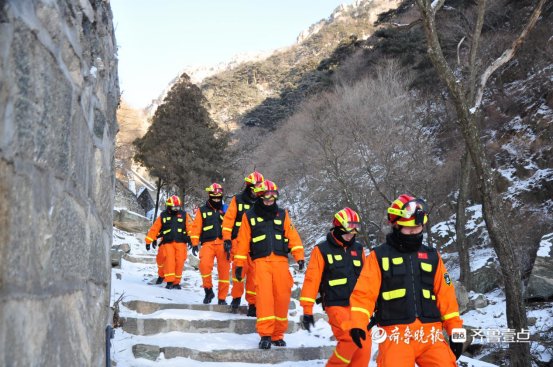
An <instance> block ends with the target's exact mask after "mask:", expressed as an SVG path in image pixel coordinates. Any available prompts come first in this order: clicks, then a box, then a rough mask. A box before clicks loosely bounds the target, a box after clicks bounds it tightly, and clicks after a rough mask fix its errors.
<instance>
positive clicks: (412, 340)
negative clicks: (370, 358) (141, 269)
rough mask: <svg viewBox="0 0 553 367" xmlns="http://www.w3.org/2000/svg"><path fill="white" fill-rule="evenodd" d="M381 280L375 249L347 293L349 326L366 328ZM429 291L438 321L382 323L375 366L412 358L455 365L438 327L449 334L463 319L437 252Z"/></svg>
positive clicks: (423, 365) (425, 364) (408, 362)
mask: <svg viewBox="0 0 553 367" xmlns="http://www.w3.org/2000/svg"><path fill="white" fill-rule="evenodd" d="M393 260H395V259H393ZM386 262H387V264H386V266H387V267H390V266H393V265H390V264H389V263H388V259H387V260H386ZM381 284H382V271H381V268H380V265H379V263H378V258H377V256H376V254H375V251H372V252H371V253H370V254H369V256H368V257H367V261H366V262H365V265H364V266H363V270H362V271H361V275H360V276H359V279H358V281H357V284H356V286H355V289H354V291H353V293H352V294H351V297H350V304H351V318H352V327H353V328H360V329H363V330H366V327H367V324H368V322H369V318H370V316H371V315H372V314H373V311H374V310H375V306H376V303H377V300H378V297H379V296H380V295H381V294H380V292H381V290H380V288H381ZM432 292H433V294H434V295H435V300H436V305H437V308H438V310H439V312H440V314H441V319H442V322H428V323H422V322H421V321H420V319H419V318H418V317H417V318H416V319H415V321H414V322H411V323H409V324H399V323H398V324H395V325H389V326H382V328H383V329H384V330H385V332H386V335H387V337H386V338H385V340H384V341H383V342H382V343H381V344H379V348H378V359H377V364H378V366H384V367H396V366H413V365H414V364H415V362H416V363H417V365H418V366H420V367H430V366H432V367H434V366H435V367H442V366H451V367H453V366H457V363H456V361H455V355H454V354H453V352H452V351H451V350H450V348H449V345H448V344H447V342H446V341H445V340H444V338H443V335H442V328H445V329H446V331H447V333H448V335H451V331H452V329H453V328H458V327H462V325H463V321H462V320H461V318H460V317H459V307H458V305H457V299H456V297H455V289H454V287H453V284H452V283H451V280H450V279H449V275H448V274H447V271H446V269H445V266H444V264H443V261H442V259H441V257H440V256H439V255H438V266H437V269H436V273H435V276H434V284H433V290H432ZM390 293H391V292H390ZM430 295H431V294H429V296H430ZM434 295H432V297H434ZM400 296H401V295H400ZM389 297H392V298H393V297H396V296H395V295H391V296H389ZM373 332H374V329H373Z"/></svg>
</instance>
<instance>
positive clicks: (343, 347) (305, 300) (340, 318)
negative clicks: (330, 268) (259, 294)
mask: <svg viewBox="0 0 553 367" xmlns="http://www.w3.org/2000/svg"><path fill="white" fill-rule="evenodd" d="M336 243H337V244H338V245H342V246H343V244H342V243H341V242H339V241H337V240H336ZM360 255H361V256H363V255H362V254H360ZM359 266H360V264H359ZM324 272H325V260H324V258H323V255H322V254H321V251H320V250H319V247H318V246H315V248H314V249H313V252H311V258H310V259H309V265H308V266H307V270H306V272H305V279H304V282H303V287H302V290H301V296H300V305H301V306H302V307H303V313H304V315H312V314H313V305H314V303H315V300H316V298H317V293H318V292H319V288H320V285H321V281H322V278H323V274H324ZM350 308H351V307H350V306H327V307H325V311H326V314H327V315H328V323H329V324H330V327H331V328H332V333H333V334H334V336H335V337H336V340H337V341H338V344H337V345H336V349H335V350H334V353H333V354H332V356H331V357H330V359H329V360H328V362H327V364H326V365H327V366H332V367H344V366H352V367H366V366H368V365H369V361H370V358H371V345H372V343H371V340H370V336H369V337H367V338H366V340H364V341H363V340H362V341H361V342H362V345H363V348H362V349H359V348H357V346H356V345H355V344H354V343H353V340H352V339H351V337H350V335H349V327H348V326H349V323H350V318H351V315H350V312H351V311H350ZM369 335H370V334H369Z"/></svg>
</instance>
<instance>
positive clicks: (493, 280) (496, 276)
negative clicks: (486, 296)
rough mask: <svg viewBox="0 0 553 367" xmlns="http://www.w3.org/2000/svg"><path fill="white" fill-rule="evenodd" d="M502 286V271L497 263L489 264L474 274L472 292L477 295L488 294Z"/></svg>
mask: <svg viewBox="0 0 553 367" xmlns="http://www.w3.org/2000/svg"><path fill="white" fill-rule="evenodd" d="M501 284H502V279H501V271H500V270H499V268H498V265H497V264H496V263H495V262H488V263H487V264H486V265H484V266H483V267H481V268H480V269H477V270H476V271H474V272H473V273H472V290H473V291H475V292H476V293H488V292H490V291H492V290H494V289H496V288H499V287H500V286H501Z"/></svg>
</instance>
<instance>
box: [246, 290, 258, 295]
mask: <svg viewBox="0 0 553 367" xmlns="http://www.w3.org/2000/svg"><path fill="white" fill-rule="evenodd" d="M246 293H247V294H253V295H254V296H256V295H257V293H255V292H253V291H246Z"/></svg>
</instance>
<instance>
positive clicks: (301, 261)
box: [298, 260, 305, 271]
mask: <svg viewBox="0 0 553 367" xmlns="http://www.w3.org/2000/svg"><path fill="white" fill-rule="evenodd" d="M304 266H305V260H298V270H299V271H302V270H303V267H304Z"/></svg>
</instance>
